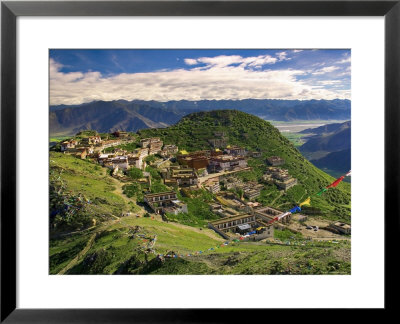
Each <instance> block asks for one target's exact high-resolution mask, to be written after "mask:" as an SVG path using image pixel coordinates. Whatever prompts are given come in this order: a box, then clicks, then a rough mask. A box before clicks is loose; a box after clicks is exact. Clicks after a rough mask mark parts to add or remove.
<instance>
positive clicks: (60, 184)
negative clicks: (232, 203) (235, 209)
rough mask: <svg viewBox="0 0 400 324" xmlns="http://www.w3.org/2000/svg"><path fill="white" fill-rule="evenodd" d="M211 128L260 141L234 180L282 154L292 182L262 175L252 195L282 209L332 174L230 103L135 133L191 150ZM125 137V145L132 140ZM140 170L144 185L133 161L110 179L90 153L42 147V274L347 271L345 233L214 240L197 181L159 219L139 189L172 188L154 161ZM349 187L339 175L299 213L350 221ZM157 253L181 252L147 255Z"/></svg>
mask: <svg viewBox="0 0 400 324" xmlns="http://www.w3.org/2000/svg"><path fill="white" fill-rule="evenodd" d="M216 131H223V132H225V133H226V134H227V137H228V139H229V144H231V145H239V146H244V147H246V148H248V149H249V150H252V151H254V150H256V149H260V150H261V152H262V157H261V158H250V159H248V164H249V166H251V167H252V169H251V170H249V171H243V172H240V173H238V174H237V176H238V177H239V178H241V179H243V180H244V181H257V182H259V183H264V182H263V180H262V176H263V174H264V172H265V170H266V168H267V165H266V164H265V158H266V157H269V156H273V155H278V156H280V157H282V158H284V159H285V161H286V163H285V165H284V166H283V168H287V169H288V170H289V173H290V174H291V175H292V176H294V177H295V178H297V179H298V181H299V185H296V186H294V187H293V188H291V189H289V190H288V191H286V192H283V191H280V190H278V189H277V187H276V186H275V185H270V184H265V183H264V189H263V190H262V192H261V195H260V196H259V197H258V198H257V199H256V200H257V201H259V202H261V203H262V204H264V205H268V206H273V207H276V208H279V209H281V210H287V209H288V208H291V207H293V206H294V205H295V204H298V203H300V202H301V201H303V200H305V199H306V198H307V197H308V196H311V195H313V194H315V193H316V192H318V191H319V190H320V189H321V188H323V187H325V186H326V185H327V184H329V183H330V182H332V180H333V178H332V177H330V176H328V175H327V174H326V173H324V172H323V171H321V170H319V169H318V168H316V167H315V166H313V165H312V164H311V163H309V162H308V161H307V160H306V159H304V157H303V156H302V155H301V154H300V153H299V151H298V150H297V149H296V148H295V146H293V145H292V144H291V143H290V142H289V141H288V140H287V139H286V138H284V137H283V136H281V135H280V133H279V131H277V130H276V129H275V128H273V127H272V126H271V125H270V124H269V123H268V122H265V121H263V120H261V119H259V118H257V117H254V116H251V115H248V114H245V113H241V112H237V111H217V112H209V113H197V114H191V115H189V116H187V117H185V118H183V119H182V121H181V122H179V123H178V124H176V125H174V126H172V127H169V128H163V129H146V130H143V131H141V132H140V136H141V137H150V136H158V137H161V139H162V140H164V142H165V143H166V144H177V145H178V146H179V147H180V149H186V150H188V151H193V150H198V149H208V148H209V144H208V142H207V140H208V139H210V138H213V137H214V132H216ZM89 134H92V133H88V132H82V134H80V136H89ZM100 135H101V136H105V134H100ZM131 144H132V149H133V147H136V143H131ZM125 149H126V148H125ZM149 162H150V161H149ZM146 172H149V173H150V182H151V185H150V187H149V184H148V183H139V182H138V179H140V178H142V177H143V172H142V171H141V170H139V169H135V168H133V169H131V170H130V171H129V172H128V173H127V176H128V178H126V177H125V178H123V179H117V178H115V179H114V178H112V177H111V175H110V173H109V172H108V169H105V168H102V167H100V166H99V165H97V164H95V163H92V162H91V161H90V160H81V159H77V158H75V157H73V156H71V155H67V154H62V153H59V152H54V151H52V152H50V238H51V239H50V250H49V255H50V273H51V274H57V273H66V274H350V242H347V241H343V242H339V243H331V242H319V243H317V244H314V242H313V241H312V242H311V241H310V242H306V243H303V242H305V240H304V238H303V237H302V236H301V234H294V233H292V232H290V231H288V230H283V231H281V230H275V238H277V239H279V240H280V241H282V242H287V241H288V242H292V243H293V242H295V243H296V244H291V245H286V244H283V245H282V244H278V243H276V242H275V243H265V242H236V243H233V244H229V245H228V246H221V243H222V242H224V239H222V238H221V237H220V236H219V235H217V234H216V233H215V232H214V231H212V230H210V229H208V228H207V223H208V222H209V221H210V220H215V219H218V218H219V216H217V215H216V214H214V213H213V212H212V211H211V209H210V207H209V204H210V203H211V202H213V201H214V199H215V196H214V195H213V194H211V193H210V192H208V191H206V190H203V189H199V190H190V191H189V190H183V189H181V192H177V195H178V199H179V200H181V201H182V202H184V203H186V204H187V207H188V213H187V214H186V213H181V214H178V215H174V214H167V215H166V217H164V220H166V221H161V219H160V217H159V216H157V215H154V214H153V213H151V212H150V210H145V209H144V208H143V204H142V202H143V194H144V192H149V191H150V192H153V193H155V192H163V191H170V190H175V191H177V190H178V188H169V187H167V186H166V185H165V184H164V183H163V182H162V179H161V176H160V173H159V170H158V169H156V168H155V167H153V166H147V167H146ZM350 186H351V185H350V184H349V183H341V184H340V186H338V187H337V188H332V189H330V190H329V191H327V192H326V193H324V194H323V195H322V196H320V197H319V196H312V204H311V206H304V207H303V210H302V212H303V213H304V214H307V215H309V217H310V218H312V217H316V218H321V219H327V220H342V221H345V222H347V223H350V208H351V199H350ZM236 194H237V195H238V196H241V195H242V192H240V191H237V192H236ZM127 212H133V213H134V214H135V215H132V214H127ZM122 215H123V217H121V216H122ZM127 215H128V216H127ZM153 240H154V241H153ZM150 243H151V244H153V243H154V246H153V245H151V244H150ZM209 248H213V250H212V251H210V250H209ZM196 251H202V253H199V254H195V252H196ZM167 253H168V254H179V255H180V256H181V257H179V258H165V259H164V258H158V257H157V254H164V255H165V254H167ZM188 254H190V255H191V256H190V257H188V256H187V255H188Z"/></svg>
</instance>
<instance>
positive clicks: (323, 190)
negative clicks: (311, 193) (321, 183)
mask: <svg viewBox="0 0 400 324" xmlns="http://www.w3.org/2000/svg"><path fill="white" fill-rule="evenodd" d="M327 190H328V189H326V188H324V189H322V190H321V191H320V192H318V193H317V196H321V195H322V194H323V193H324V192H325V191H327Z"/></svg>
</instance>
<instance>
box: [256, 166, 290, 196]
mask: <svg viewBox="0 0 400 324" xmlns="http://www.w3.org/2000/svg"><path fill="white" fill-rule="evenodd" d="M263 180H264V181H265V182H267V183H273V184H275V185H276V186H277V187H278V188H279V189H281V190H285V191H286V190H288V189H289V188H292V187H293V186H295V185H296V184H297V179H296V178H293V177H292V176H291V175H290V174H289V171H288V170H286V169H281V168H277V167H269V168H268V169H267V171H266V173H265V174H264V175H263Z"/></svg>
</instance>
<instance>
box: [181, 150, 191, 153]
mask: <svg viewBox="0 0 400 324" xmlns="http://www.w3.org/2000/svg"><path fill="white" fill-rule="evenodd" d="M179 153H180V154H189V153H188V152H187V151H186V150H181V151H179Z"/></svg>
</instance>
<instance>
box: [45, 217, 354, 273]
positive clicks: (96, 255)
mask: <svg viewBox="0 0 400 324" xmlns="http://www.w3.org/2000/svg"><path fill="white" fill-rule="evenodd" d="M281 232H282V233H283V234H282V235H286V236H288V235H291V236H293V235H294V234H293V233H290V232H289V233H290V234H287V233H286V231H281ZM140 235H141V236H140ZM278 235H279V234H278ZM154 237H156V238H157V239H156V244H155V246H154V248H155V250H156V251H157V254H164V255H165V254H167V253H169V254H178V255H183V257H180V258H165V259H163V260H160V259H158V258H157V257H156V255H154V254H147V255H146V254H145V253H144V250H145V249H146V246H147V244H148V243H149V241H150V240H151V239H153V238H154ZM88 238H89V234H84V235H81V236H79V235H75V236H73V237H70V238H67V239H64V240H62V241H61V240H52V241H51V242H50V260H51V262H50V266H51V273H58V272H59V271H61V269H63V268H64V267H65V266H66V265H67V264H68V263H69V262H68V257H69V258H72V257H73V255H74V254H75V253H77V252H78V251H79V249H80V248H82V247H83V246H84V245H86V243H87V241H88ZM289 239H290V237H289ZM295 239H301V238H300V237H296V238H295ZM283 240H286V239H284V237H283V236H282V241H283ZM222 242H223V240H222V239H221V238H220V237H219V236H217V235H216V234H215V233H214V232H212V231H211V230H209V229H203V230H202V231H199V230H197V229H191V228H190V227H184V226H183V225H180V226H179V227H178V226H177V225H175V224H174V223H165V222H160V221H156V220H153V219H151V218H135V217H125V218H124V219H123V221H122V222H115V223H114V224H113V225H110V226H109V227H108V228H107V230H101V231H99V232H98V234H97V235H96V238H95V240H94V242H93V244H92V245H91V246H90V249H89V250H88V251H87V253H86V254H85V256H84V257H83V258H82V259H81V260H80V261H79V262H78V263H77V264H76V265H74V266H73V267H72V268H71V269H69V270H68V271H67V272H66V273H67V274H118V273H126V274H350V244H349V243H348V242H339V243H337V244H333V243H329V242H322V243H319V244H318V245H317V244H315V245H314V244H313V245H309V244H307V245H305V246H301V245H298V246H287V245H276V244H262V243H260V244H252V243H247V242H240V243H234V244H230V245H229V246H225V247H223V246H221V243H222ZM210 247H214V250H213V251H209V250H208V249H209V248H210ZM194 251H202V252H203V253H202V254H198V255H195V254H194ZM187 254H190V255H191V256H190V257H188V256H187ZM58 262H60V263H58Z"/></svg>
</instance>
